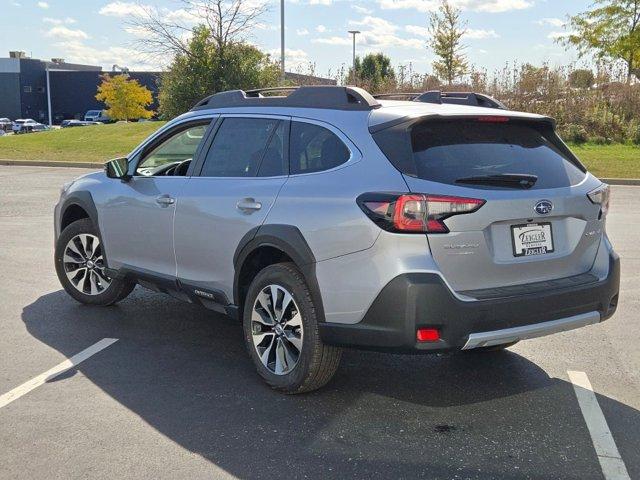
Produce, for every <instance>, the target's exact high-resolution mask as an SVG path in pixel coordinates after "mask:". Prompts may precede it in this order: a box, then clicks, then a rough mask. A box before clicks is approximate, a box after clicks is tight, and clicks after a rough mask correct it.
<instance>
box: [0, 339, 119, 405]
mask: <svg viewBox="0 0 640 480" xmlns="http://www.w3.org/2000/svg"><path fill="white" fill-rule="evenodd" d="M117 341H118V339H117V338H103V339H102V340H100V341H99V342H98V343H94V344H93V345H91V346H90V347H89V348H87V349H85V350H82V351H81V352H80V353H77V354H75V355H74V356H73V357H71V358H69V359H67V360H65V361H64V362H62V363H60V364H59V365H56V366H55V367H53V368H52V369H50V370H47V371H46V372H44V373H42V374H40V375H38V376H37V377H34V378H32V379H31V380H29V381H28V382H25V383H23V384H22V385H20V386H19V387H16V388H14V389H13V390H11V391H9V392H7V393H5V394H4V395H1V396H0V408H2V407H6V406H7V405H9V404H10V403H11V402H13V401H14V400H17V399H18V398H20V397H22V396H23V395H26V394H27V393H29V392H30V391H31V390H34V389H36V388H38V387H39V386H40V385H43V384H44V383H46V382H47V381H48V380H51V379H52V378H55V377H57V376H58V375H60V374H61V373H64V372H66V371H67V370H69V369H70V368H73V367H75V366H76V365H78V364H79V363H81V362H83V361H84V360H86V359H87V358H89V357H91V356H92V355H95V354H96V353H98V352H99V351H101V350H104V349H105V348H107V347H108V346H109V345H113V344H114V343H116V342H117Z"/></svg>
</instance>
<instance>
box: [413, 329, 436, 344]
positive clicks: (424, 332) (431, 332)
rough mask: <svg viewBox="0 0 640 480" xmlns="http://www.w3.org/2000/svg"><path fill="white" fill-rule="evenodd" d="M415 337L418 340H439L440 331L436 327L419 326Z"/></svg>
mask: <svg viewBox="0 0 640 480" xmlns="http://www.w3.org/2000/svg"><path fill="white" fill-rule="evenodd" d="M416 339H417V340H418V341H419V342H437V341H438V340H440V332H439V331H438V329H436V328H419V329H418V331H417V332H416Z"/></svg>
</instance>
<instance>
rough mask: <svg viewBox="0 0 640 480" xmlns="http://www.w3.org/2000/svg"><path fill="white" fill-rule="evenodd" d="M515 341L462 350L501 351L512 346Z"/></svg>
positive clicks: (468, 351)
mask: <svg viewBox="0 0 640 480" xmlns="http://www.w3.org/2000/svg"><path fill="white" fill-rule="evenodd" d="M516 343H518V342H517V341H515V342H511V343H503V344H502V345H492V346H490V347H479V348H473V349H471V350H463V352H466V353H491V352H502V351H503V350H505V349H507V348H509V347H512V346H514V345H515V344H516Z"/></svg>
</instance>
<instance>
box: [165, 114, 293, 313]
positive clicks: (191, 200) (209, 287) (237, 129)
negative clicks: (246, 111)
mask: <svg viewBox="0 0 640 480" xmlns="http://www.w3.org/2000/svg"><path fill="white" fill-rule="evenodd" d="M288 132H289V118H287V117H278V116H266V115H262V116H260V115H255V116H247V115H225V116H222V117H221V118H220V120H219V126H218V129H217V132H216V134H215V137H214V138H213V141H212V143H211V146H210V147H209V148H208V151H207V153H206V156H205V157H204V162H203V164H202V165H201V166H200V169H199V171H198V173H197V174H196V175H195V176H193V177H191V178H189V179H188V181H187V185H186V188H185V189H184V191H183V193H182V195H181V196H180V201H179V202H178V205H177V211H176V218H175V230H174V231H175V246H176V259H177V266H178V278H179V279H180V281H181V282H182V284H183V285H184V287H185V288H186V289H187V290H191V292H192V293H196V295H199V296H205V297H206V298H215V299H218V298H217V295H219V294H224V295H225V296H226V299H227V300H229V301H232V300H233V278H234V266H233V257H234V254H235V251H236V249H237V247H238V245H239V243H240V240H241V239H242V238H243V237H244V236H245V235H246V234H247V233H248V232H249V231H250V230H251V229H253V228H254V227H257V226H260V225H262V223H263V222H264V220H265V218H266V216H267V214H268V213H269V210H270V209H271V207H272V205H273V203H274V202H275V200H276V197H277V196H278V193H279V192H280V189H281V188H282V186H283V185H284V183H285V182H286V180H287V177H288V173H289V167H288V154H287V150H288ZM219 300H220V301H223V299H222V298H220V299H219Z"/></svg>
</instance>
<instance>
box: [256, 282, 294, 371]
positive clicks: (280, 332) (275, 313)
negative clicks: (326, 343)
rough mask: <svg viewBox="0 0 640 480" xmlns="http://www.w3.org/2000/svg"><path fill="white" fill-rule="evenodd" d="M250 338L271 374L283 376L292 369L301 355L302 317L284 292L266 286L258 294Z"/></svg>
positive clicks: (287, 293) (271, 286) (282, 289)
mask: <svg viewBox="0 0 640 480" xmlns="http://www.w3.org/2000/svg"><path fill="white" fill-rule="evenodd" d="M251 337H252V340H253V346H254V348H255V349H256V352H257V353H258V357H259V358H260V361H261V362H262V364H263V365H264V366H265V367H266V368H267V369H268V370H269V371H270V372H271V373H275V374H276V375H286V374H288V373H289V372H291V371H292V370H293V369H294V368H295V366H296V365H297V363H298V360H299V358H300V354H301V352H302V340H303V326H302V317H301V314H300V309H299V308H298V305H297V304H296V302H295V300H294V299H293V296H292V295H291V293H290V292H289V291H288V290H287V289H286V288H284V287H282V286H280V285H268V286H266V287H265V288H263V289H262V290H261V291H260V293H259V294H258V297H257V298H256V301H255V302H254V305H253V311H252V312H251Z"/></svg>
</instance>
